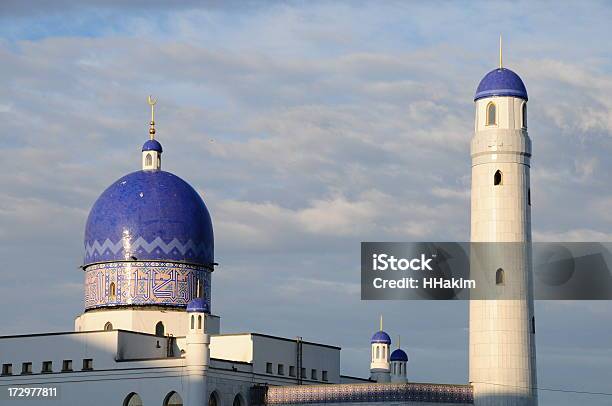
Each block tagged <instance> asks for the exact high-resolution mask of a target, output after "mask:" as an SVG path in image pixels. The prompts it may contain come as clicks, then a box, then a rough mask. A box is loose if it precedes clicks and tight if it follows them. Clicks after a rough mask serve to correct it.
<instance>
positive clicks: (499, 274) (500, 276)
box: [495, 268, 505, 285]
mask: <svg viewBox="0 0 612 406" xmlns="http://www.w3.org/2000/svg"><path fill="white" fill-rule="evenodd" d="M504 282H505V275H504V270H503V269H501V268H499V269H498V270H497V271H496V272H495V284H496V285H503V284H504Z"/></svg>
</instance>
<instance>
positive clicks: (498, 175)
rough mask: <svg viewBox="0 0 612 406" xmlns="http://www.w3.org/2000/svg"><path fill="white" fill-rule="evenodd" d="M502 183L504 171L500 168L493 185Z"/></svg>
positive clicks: (494, 176) (494, 177)
mask: <svg viewBox="0 0 612 406" xmlns="http://www.w3.org/2000/svg"><path fill="white" fill-rule="evenodd" d="M501 184H502V173H501V171H500V170H499V169H498V170H497V171H495V175H493V185H495V186H499V185H501Z"/></svg>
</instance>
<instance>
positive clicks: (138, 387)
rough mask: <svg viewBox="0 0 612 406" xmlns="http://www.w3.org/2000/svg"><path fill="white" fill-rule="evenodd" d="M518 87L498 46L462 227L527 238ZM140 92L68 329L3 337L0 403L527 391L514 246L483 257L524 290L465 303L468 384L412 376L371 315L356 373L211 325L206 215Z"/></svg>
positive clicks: (426, 397) (169, 405)
mask: <svg viewBox="0 0 612 406" xmlns="http://www.w3.org/2000/svg"><path fill="white" fill-rule="evenodd" d="M527 100H528V98H527V91H526V89H525V86H524V84H523V82H522V80H521V79H520V78H519V76H518V75H517V74H515V73H514V72H513V71H511V70H510V69H507V68H504V67H502V65H501V50H500V65H499V67H498V68H496V69H494V70H492V71H490V72H489V73H487V74H486V76H485V77H484V78H483V79H482V81H481V82H480V84H479V86H478V88H477V91H476V95H475V97H474V101H475V105H476V117H475V127H474V128H475V134H474V136H473V138H472V146H471V156H472V203H471V213H472V215H471V216H472V218H471V225H472V227H471V239H472V241H530V240H531V214H530V206H531V194H530V189H529V169H530V158H531V141H530V138H529V136H528V134H527ZM149 104H150V105H151V122H150V128H149V139H148V140H147V141H146V142H145V143H144V145H143V146H142V156H141V168H142V169H141V170H138V171H136V172H132V173H130V174H127V175H125V176H123V177H121V178H119V179H118V180H116V181H115V182H114V183H112V184H111V185H110V186H109V187H108V188H107V189H106V190H105V191H104V192H103V193H102V194H101V195H100V197H99V198H98V200H97V201H96V202H95V203H94V205H93V207H92V209H91V211H90V213H89V217H88V219H87V224H86V227H85V240H84V248H85V250H84V261H83V266H82V272H83V274H84V312H83V313H82V314H81V315H79V316H78V317H77V318H76V320H75V322H74V331H70V332H51V333H40V334H27V335H12V336H3V337H0V363H1V364H2V374H1V375H0V390H1V394H0V404H3V405H10V404H12V401H15V402H16V404H22V405H29V404H41V403H40V402H41V398H44V401H45V402H48V403H47V404H52V405H55V404H57V405H82V404H88V405H90V406H97V405H100V406H101V405H105V406H106V405H117V406H120V405H122V406H141V405H145V406H149V405H151V406H152V405H163V406H179V405H186V406H205V405H208V406H230V403H231V406H247V405H252V406H265V405H306V404H308V405H322V404H327V405H332V406H333V405H334V404H337V405H345V404H349V405H364V406H365V405H368V404H371V405H374V404H376V405H387V404H388V405H429V404H439V405H465V404H474V405H479V406H502V405H503V406H515V405H524V406H527V405H528V406H535V405H537V393H536V390H535V387H536V364H535V319H534V315H533V299H532V294H531V282H530V278H531V276H530V273H531V272H530V269H531V268H530V265H529V263H528V262H527V261H525V262H524V263H523V264H522V265H521V266H517V267H515V268H514V269H512V267H505V269H502V267H501V266H500V267H499V268H497V267H496V270H493V271H492V272H495V273H496V280H498V281H499V280H501V281H502V282H504V281H508V282H510V281H512V280H515V281H516V283H518V285H519V286H520V287H521V289H522V290H523V291H524V292H526V297H525V299H524V300H504V301H501V300H488V301H475V300H474V301H471V302H470V321H469V341H470V342H469V362H470V366H469V374H470V376H469V383H468V384H465V385H454V384H434V383H416V382H412V381H411V380H410V379H409V374H408V371H407V369H408V356H407V354H406V352H405V351H403V350H402V349H400V348H396V349H394V350H393V348H392V343H391V338H390V337H389V335H388V334H387V333H386V332H385V331H383V328H382V320H381V326H380V331H377V332H375V333H374V335H373V336H372V338H371V340H370V345H371V360H370V373H369V376H368V377H364V378H357V377H351V376H346V375H342V374H341V372H340V350H341V349H340V347H337V346H334V345H329V344H324V343H317V342H309V341H303V340H302V339H300V338H284V337H276V336H272V335H266V334H260V333H254V332H251V333H239V334H232V333H230V334H224V333H222V329H221V318H220V317H219V316H218V315H215V314H214V313H213V308H212V306H211V292H212V275H213V274H214V271H215V267H216V266H217V264H216V263H215V259H214V236H213V226H212V224H213V223H212V220H211V215H210V213H209V211H208V209H207V207H206V205H205V204H204V201H203V200H202V198H201V196H200V195H199V194H198V193H197V192H196V191H195V190H194V189H193V188H192V187H191V186H190V185H189V184H188V183H187V182H186V181H184V180H183V179H181V178H179V177H178V176H176V175H174V174H172V173H169V172H166V171H163V170H162V153H163V149H162V145H161V144H160V142H159V141H158V140H157V139H156V138H155V117H154V105H155V100H153V99H151V98H149ZM500 272H501V274H500ZM502 285H503V283H502ZM501 288H502V286H500V289H501ZM392 350H393V351H392ZM364 361H365V360H364ZM37 388H38V389H37ZM16 398H19V399H18V400H17V399H16Z"/></svg>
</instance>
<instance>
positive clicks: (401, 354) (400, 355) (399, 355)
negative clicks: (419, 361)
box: [389, 348, 408, 362]
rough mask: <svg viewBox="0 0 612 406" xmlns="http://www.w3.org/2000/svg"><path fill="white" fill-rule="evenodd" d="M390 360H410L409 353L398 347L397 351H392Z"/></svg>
mask: <svg viewBox="0 0 612 406" xmlns="http://www.w3.org/2000/svg"><path fill="white" fill-rule="evenodd" d="M389 360H390V361H403V362H406V361H408V354H406V352H405V351H404V350H402V349H401V348H397V349H396V350H395V351H393V352H392V353H391V357H390V358H389Z"/></svg>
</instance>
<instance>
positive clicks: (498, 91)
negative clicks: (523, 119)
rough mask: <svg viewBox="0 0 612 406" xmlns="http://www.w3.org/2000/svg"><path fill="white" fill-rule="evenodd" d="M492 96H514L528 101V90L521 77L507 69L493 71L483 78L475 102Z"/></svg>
mask: <svg viewBox="0 0 612 406" xmlns="http://www.w3.org/2000/svg"><path fill="white" fill-rule="evenodd" d="M492 96H512V97H518V98H520V99H524V100H528V98H527V89H526V88H525V84H524V83H523V81H522V80H521V78H520V77H519V75H517V74H516V73H514V72H513V71H511V70H510V69H506V68H497V69H493V70H492V71H491V72H489V73H487V74H486V75H485V77H484V78H482V80H481V81H480V84H479V85H478V89H476V95H474V101H476V100H478V99H483V98H485V97H492Z"/></svg>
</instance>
